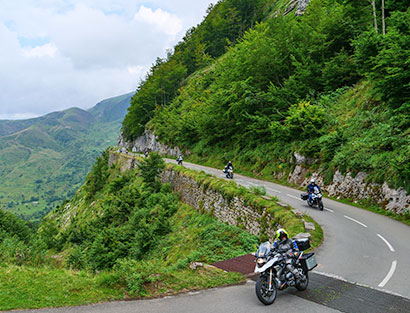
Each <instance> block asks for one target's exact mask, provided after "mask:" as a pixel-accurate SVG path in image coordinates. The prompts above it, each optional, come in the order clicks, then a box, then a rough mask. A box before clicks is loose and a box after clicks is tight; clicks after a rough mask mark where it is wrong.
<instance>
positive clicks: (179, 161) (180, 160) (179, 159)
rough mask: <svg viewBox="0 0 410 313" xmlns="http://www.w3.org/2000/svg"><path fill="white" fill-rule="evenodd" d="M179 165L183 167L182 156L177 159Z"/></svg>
mask: <svg viewBox="0 0 410 313" xmlns="http://www.w3.org/2000/svg"><path fill="white" fill-rule="evenodd" d="M177 162H178V165H182V155H181V154H180V155H179V156H178V158H177Z"/></svg>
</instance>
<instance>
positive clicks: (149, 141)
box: [118, 130, 181, 157]
mask: <svg viewBox="0 0 410 313" xmlns="http://www.w3.org/2000/svg"><path fill="white" fill-rule="evenodd" d="M118 145H119V146H120V147H125V148H126V149H128V150H129V151H134V152H139V153H143V152H144V151H146V150H148V151H154V152H158V153H159V154H162V155H170V156H175V157H176V156H178V155H180V154H181V150H180V149H179V148H178V147H174V148H172V147H169V146H167V145H164V144H162V143H160V142H159V140H158V138H157V137H156V136H155V135H154V133H153V132H151V131H149V130H145V131H144V134H143V135H142V136H140V137H138V138H137V139H136V140H135V141H133V142H126V141H124V139H123V137H122V134H120V135H119V137H118Z"/></svg>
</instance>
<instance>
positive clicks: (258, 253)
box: [256, 241, 272, 258]
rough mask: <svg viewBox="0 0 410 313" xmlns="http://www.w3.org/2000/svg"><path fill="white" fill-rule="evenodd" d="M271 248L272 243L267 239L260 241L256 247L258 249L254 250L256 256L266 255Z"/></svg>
mask: <svg viewBox="0 0 410 313" xmlns="http://www.w3.org/2000/svg"><path fill="white" fill-rule="evenodd" d="M271 248H272V245H271V243H270V242H269V241H266V242H264V243H261V245H260V246H259V248H258V251H256V256H257V257H258V258H262V257H266V256H267V255H268V254H269V251H270V250H271Z"/></svg>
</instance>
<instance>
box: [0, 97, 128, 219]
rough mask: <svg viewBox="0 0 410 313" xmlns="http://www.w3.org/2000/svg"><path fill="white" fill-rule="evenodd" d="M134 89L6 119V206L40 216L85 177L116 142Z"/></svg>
mask: <svg viewBox="0 0 410 313" xmlns="http://www.w3.org/2000/svg"><path fill="white" fill-rule="evenodd" d="M132 95H133V93H129V94H126V95H122V96H118V97H115V98H111V99H107V100H104V101H101V102H100V103H98V104H97V105H96V106H94V107H93V108H91V109H89V110H87V111H85V110H82V109H79V108H71V109H68V110H65V111H61V112H54V113H50V114H47V115H45V116H42V117H39V118H34V119H30V120H22V121H19V120H17V121H0V175H1V177H2V181H1V184H0V207H1V208H2V209H3V210H7V211H10V212H13V213H15V214H17V215H18V216H20V217H22V218H24V219H28V220H39V219H40V218H41V217H42V216H44V215H45V214H46V213H47V212H49V211H51V210H52V209H53V208H54V207H55V206H56V205H58V204H59V203H61V202H62V201H63V200H66V199H69V198H71V197H72V196H73V194H74V192H75V190H76V189H77V188H79V187H80V186H81V184H82V183H83V182H84V178H85V176H86V174H87V173H88V171H89V169H90V168H91V165H92V164H93V162H94V161H95V159H96V157H97V156H98V155H100V153H101V152H102V151H103V150H104V149H105V148H106V147H108V146H110V145H115V143H116V139H117V136H118V132H119V129H120V127H121V122H122V119H123V117H124V115H125V113H126V110H127V108H128V106H129V102H130V98H131V96H132Z"/></svg>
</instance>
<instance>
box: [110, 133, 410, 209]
mask: <svg viewBox="0 0 410 313" xmlns="http://www.w3.org/2000/svg"><path fill="white" fill-rule="evenodd" d="M118 144H119V145H120V146H122V147H126V148H127V149H129V150H131V149H133V148H135V150H136V152H143V151H145V149H149V150H150V151H156V152H158V153H160V154H163V155H171V156H178V155H179V154H181V150H180V149H179V148H178V147H174V148H171V147H169V146H167V145H164V144H162V143H160V142H159V141H158V138H157V137H156V136H155V135H154V134H153V133H152V132H150V131H147V130H146V131H145V132H144V135H142V136H141V137H139V138H138V139H137V140H135V141H134V142H131V143H126V142H124V141H123V140H122V137H121V136H120V137H119V141H118ZM293 161H294V162H295V163H296V167H295V169H294V170H293V172H292V173H290V174H289V176H288V181H289V182H290V183H294V184H297V185H299V186H307V185H308V184H309V181H310V179H311V178H315V179H316V181H317V184H318V185H319V186H321V187H322V188H323V189H324V190H326V191H327V192H328V193H329V195H330V196H332V197H336V198H349V199H353V200H356V201H357V200H361V199H372V200H373V201H376V202H377V203H379V204H380V205H381V206H382V207H384V208H386V209H387V210H390V211H392V212H395V213H398V214H403V213H406V212H409V211H410V195H408V194H407V193H406V191H405V190H404V189H403V188H399V189H397V190H396V189H392V188H390V187H389V186H388V184H387V183H386V182H385V183H383V184H374V183H367V182H366V177H367V174H366V173H363V172H360V173H358V174H357V175H356V176H354V177H353V175H352V173H347V174H346V175H343V174H342V173H340V172H339V171H337V172H336V173H335V174H334V176H333V180H332V183H331V184H330V185H324V178H323V176H322V174H321V173H320V172H314V173H312V175H308V173H309V172H310V170H309V165H311V164H313V163H314V162H315V160H314V159H310V158H306V157H304V156H302V155H300V154H298V153H294V160H293ZM278 176H280V178H281V177H283V173H280V174H278Z"/></svg>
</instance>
